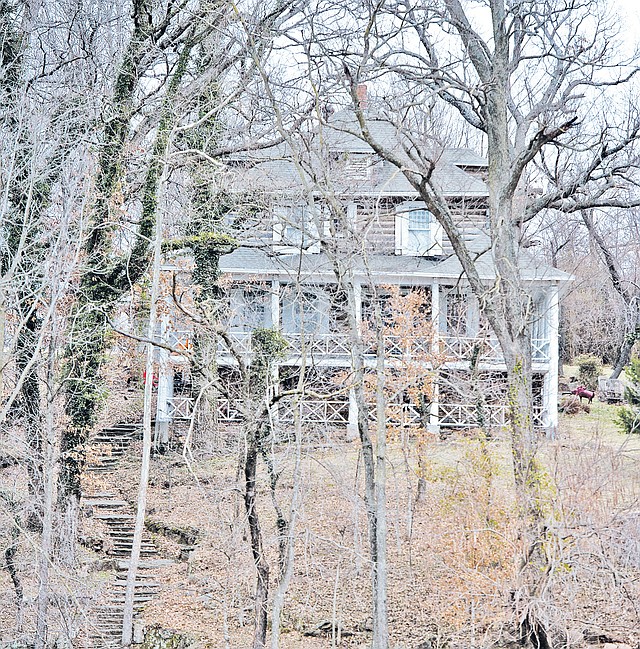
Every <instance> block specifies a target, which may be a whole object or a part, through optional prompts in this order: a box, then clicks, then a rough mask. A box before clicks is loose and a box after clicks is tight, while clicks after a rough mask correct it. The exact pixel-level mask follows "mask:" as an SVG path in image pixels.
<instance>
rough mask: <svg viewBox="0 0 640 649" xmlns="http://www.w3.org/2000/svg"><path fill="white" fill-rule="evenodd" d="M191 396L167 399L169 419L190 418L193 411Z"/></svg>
mask: <svg viewBox="0 0 640 649" xmlns="http://www.w3.org/2000/svg"><path fill="white" fill-rule="evenodd" d="M193 401H194V400H193V399H192V398H191V397H172V398H171V399H167V405H168V415H169V417H170V418H171V419H190V418H191V413H192V412H193Z"/></svg>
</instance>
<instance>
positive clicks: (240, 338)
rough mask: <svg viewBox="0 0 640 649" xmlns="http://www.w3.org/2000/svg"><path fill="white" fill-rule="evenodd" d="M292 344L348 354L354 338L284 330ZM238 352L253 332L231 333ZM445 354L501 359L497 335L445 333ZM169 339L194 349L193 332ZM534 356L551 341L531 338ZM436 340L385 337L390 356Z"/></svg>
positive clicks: (293, 352) (223, 347)
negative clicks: (477, 336)
mask: <svg viewBox="0 0 640 649" xmlns="http://www.w3.org/2000/svg"><path fill="white" fill-rule="evenodd" d="M283 335H284V337H285V339H286V340H287V342H288V343H289V347H288V349H287V353H288V355H289V356H290V357H299V356H302V355H303V353H304V354H305V355H306V356H308V357H310V358H314V359H316V360H317V359H319V358H336V357H342V358H344V357H348V356H350V354H351V348H352V342H351V337H350V336H349V335H348V334H344V333H309V334H299V333H284V334H283ZM228 336H229V340H230V341H231V343H232V345H233V347H234V349H235V351H236V353H238V354H240V355H242V356H247V355H249V354H250V353H251V334H250V333H244V332H234V333H229V334H228ZM437 340H439V343H440V345H441V346H440V349H441V351H442V353H443V354H444V355H445V357H446V358H448V359H449V360H450V361H469V360H470V359H471V358H472V356H473V354H474V351H475V349H476V347H477V346H478V345H480V358H481V360H484V361H491V362H502V351H501V350H500V344H499V343H498V341H497V339H496V338H491V337H482V338H473V337H470V336H442V337H441V338H439V339H437ZM168 341H169V344H171V345H172V346H173V347H175V348H176V349H182V350H191V349H192V346H193V334H192V332H190V331H173V332H170V333H169V334H168ZM531 344H532V357H533V361H534V362H537V363H547V362H548V361H549V357H550V342H549V340H546V339H534V340H533V341H532V343H531ZM433 345H434V341H432V340H431V339H427V338H414V339H411V340H406V339H403V338H401V337H399V336H385V348H386V354H387V357H388V358H399V357H402V356H415V357H425V356H427V355H429V354H430V353H431V351H432V349H433ZM365 353H366V354H367V355H374V354H375V344H372V343H369V344H367V345H366V352H365ZM218 354H219V355H221V356H230V355H232V354H231V352H230V350H229V347H228V346H227V344H226V343H225V342H223V341H222V340H220V341H218Z"/></svg>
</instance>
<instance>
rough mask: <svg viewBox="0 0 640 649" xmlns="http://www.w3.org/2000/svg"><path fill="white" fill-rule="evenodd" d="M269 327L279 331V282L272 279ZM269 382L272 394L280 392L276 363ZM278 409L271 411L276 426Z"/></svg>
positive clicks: (278, 418) (278, 419)
mask: <svg viewBox="0 0 640 649" xmlns="http://www.w3.org/2000/svg"><path fill="white" fill-rule="evenodd" d="M271 328H272V329H275V330H276V331H280V330H281V329H280V282H279V281H278V280H276V279H274V280H273V281H272V282H271ZM271 383H272V385H273V393H274V395H278V394H279V393H280V371H279V367H278V366H277V365H276V366H275V367H274V368H273V370H272V376H271ZM279 413H280V409H279V408H278V406H276V407H275V409H274V410H273V412H272V413H271V417H272V419H273V424H274V425H275V426H277V425H278V424H279V423H280V414H279Z"/></svg>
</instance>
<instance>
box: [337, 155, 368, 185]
mask: <svg viewBox="0 0 640 649" xmlns="http://www.w3.org/2000/svg"><path fill="white" fill-rule="evenodd" d="M373 162H374V161H373V159H372V157H371V156H370V155H365V154H362V153H352V154H350V155H349V156H348V157H347V159H346V162H345V167H344V172H345V174H346V175H347V176H348V177H349V178H353V179H355V180H366V179H367V178H368V177H369V176H370V175H371V168H372V166H373Z"/></svg>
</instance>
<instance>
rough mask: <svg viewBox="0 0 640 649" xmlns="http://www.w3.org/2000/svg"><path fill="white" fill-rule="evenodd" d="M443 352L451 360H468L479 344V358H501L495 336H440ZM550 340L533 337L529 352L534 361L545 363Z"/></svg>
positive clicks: (547, 357) (497, 359)
mask: <svg viewBox="0 0 640 649" xmlns="http://www.w3.org/2000/svg"><path fill="white" fill-rule="evenodd" d="M441 340H442V345H443V350H442V351H443V352H444V354H445V356H447V357H449V358H450V359H451V360H465V361H468V360H470V359H471V357H472V356H473V354H474V351H475V349H476V347H477V346H478V345H480V358H481V359H482V360H485V361H494V362H495V361H497V362H500V361H502V360H503V356H502V350H501V349H500V343H499V342H498V340H497V339H496V338H490V337H482V338H473V337H470V336H443V337H442V338H441ZM549 349H550V342H549V341H548V340H546V339H535V340H532V341H531V354H532V358H533V360H534V361H535V362H538V363H547V362H548V361H549Z"/></svg>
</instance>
